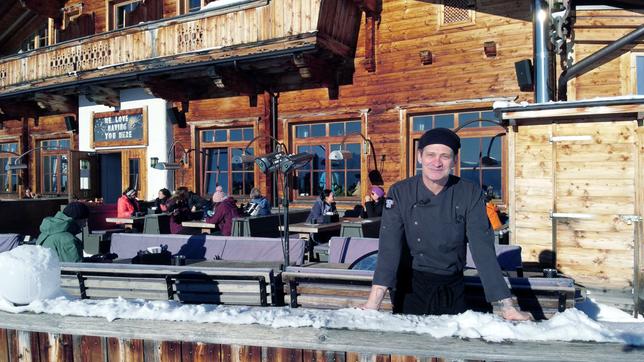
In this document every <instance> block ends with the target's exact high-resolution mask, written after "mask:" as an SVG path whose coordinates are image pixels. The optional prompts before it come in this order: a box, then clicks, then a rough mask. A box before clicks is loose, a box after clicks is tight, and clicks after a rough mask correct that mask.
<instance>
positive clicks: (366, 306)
mask: <svg viewBox="0 0 644 362" xmlns="http://www.w3.org/2000/svg"><path fill="white" fill-rule="evenodd" d="M358 308H360V309H365V310H378V309H380V305H378V304H374V303H369V302H368V301H367V303H364V304H360V305H359V306H358Z"/></svg>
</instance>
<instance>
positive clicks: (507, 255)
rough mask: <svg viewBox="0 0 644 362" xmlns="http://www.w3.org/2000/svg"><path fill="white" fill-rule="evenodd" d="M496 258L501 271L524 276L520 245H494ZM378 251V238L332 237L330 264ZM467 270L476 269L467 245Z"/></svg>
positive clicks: (347, 261) (352, 259)
mask: <svg viewBox="0 0 644 362" xmlns="http://www.w3.org/2000/svg"><path fill="white" fill-rule="evenodd" d="M494 249H495V251H496V258H497V260H498V262H499V266H500V267H501V270H504V271H516V272H517V276H519V277H522V276H523V267H522V259H521V247H520V246H519V245H494ZM377 250H378V239H377V238H358V237H342V236H340V237H332V238H331V240H329V263H346V264H352V263H354V262H355V261H356V260H358V259H360V258H361V257H363V256H365V255H368V254H371V253H373V252H374V251H377ZM466 260H467V261H466V264H465V268H466V269H474V268H476V264H475V263H474V259H473V258H472V254H471V252H470V247H469V244H468V245H467V254H466Z"/></svg>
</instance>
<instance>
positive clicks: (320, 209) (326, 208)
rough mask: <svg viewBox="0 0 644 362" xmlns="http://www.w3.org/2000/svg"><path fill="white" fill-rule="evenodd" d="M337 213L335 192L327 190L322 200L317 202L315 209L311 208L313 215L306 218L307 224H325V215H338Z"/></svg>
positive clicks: (322, 195)
mask: <svg viewBox="0 0 644 362" xmlns="http://www.w3.org/2000/svg"><path fill="white" fill-rule="evenodd" d="M337 213H338V212H337V210H336V208H335V197H334V196H333V192H331V190H329V189H325V190H323V191H322V193H321V194H320V198H319V199H317V200H315V203H314V204H313V208H311V213H310V214H309V217H308V218H306V222H307V223H309V224H322V223H324V215H334V214H336V215H337Z"/></svg>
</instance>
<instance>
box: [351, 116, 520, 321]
mask: <svg viewBox="0 0 644 362" xmlns="http://www.w3.org/2000/svg"><path fill="white" fill-rule="evenodd" d="M460 146H461V143H460V138H459V137H458V136H457V135H456V134H455V133H454V132H452V131H451V130H449V129H446V128H435V129H432V130H430V131H427V132H425V134H423V136H422V137H421V138H420V140H419V143H418V151H417V154H418V160H419V161H420V162H421V164H422V173H421V175H416V176H413V177H410V178H408V179H406V180H403V181H400V182H397V183H396V184H394V185H393V186H392V187H391V189H390V190H389V195H388V197H387V198H386V201H385V209H384V211H383V214H382V226H381V229H380V245H379V253H378V264H377V267H376V272H375V274H374V277H373V285H372V287H371V293H370V295H369V299H368V300H367V303H366V304H364V306H363V307H364V308H365V309H378V308H379V307H380V303H381V302H382V300H383V298H384V296H385V292H386V291H387V289H388V288H393V287H394V286H396V279H397V273H398V266H399V263H400V260H401V255H402V253H403V249H404V244H405V243H406V244H407V246H408V248H409V252H410V254H411V260H412V262H411V264H412V265H411V272H410V273H411V280H410V283H406V282H407V280H401V281H400V282H401V283H398V285H399V287H398V290H397V291H396V293H402V295H403V300H404V302H403V303H402V306H401V308H399V309H401V310H402V312H403V313H406V314H418V315H422V314H458V313H461V312H464V311H465V295H464V294H465V284H464V281H463V268H464V266H465V260H466V258H465V254H466V243H468V242H469V244H470V249H471V252H472V256H473V258H474V261H475V263H476V265H477V269H478V272H479V275H480V277H481V281H482V283H483V287H484V289H485V296H486V298H487V300H488V301H490V302H492V303H499V304H500V306H501V307H502V313H503V317H504V318H505V319H509V320H527V319H529V318H530V315H529V314H527V313H523V312H520V311H518V310H517V309H516V308H514V306H513V305H512V299H511V298H510V291H509V289H508V287H507V285H506V284H505V281H504V279H503V276H502V274H501V269H500V267H499V264H498V262H497V260H496V253H495V251H494V234H493V232H492V229H491V228H490V224H489V222H488V219H487V216H486V213H485V199H484V197H483V194H482V192H481V190H480V187H479V186H478V185H475V184H473V183H471V182H469V181H466V180H463V179H460V178H459V177H456V176H453V175H450V170H451V169H452V168H453V167H454V165H455V164H456V158H457V154H458V150H459V149H460ZM403 285H404V286H403ZM397 299H398V297H397Z"/></svg>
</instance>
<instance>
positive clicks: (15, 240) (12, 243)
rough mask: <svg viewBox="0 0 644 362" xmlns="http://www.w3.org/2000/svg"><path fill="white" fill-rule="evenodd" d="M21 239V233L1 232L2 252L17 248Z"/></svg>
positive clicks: (0, 250) (0, 246) (0, 248)
mask: <svg viewBox="0 0 644 362" xmlns="http://www.w3.org/2000/svg"><path fill="white" fill-rule="evenodd" d="M21 240H22V237H21V236H20V235H19V234H0V253H2V252H3V251H9V250H11V249H13V248H15V247H16V246H18V244H19V243H20V241H21Z"/></svg>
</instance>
